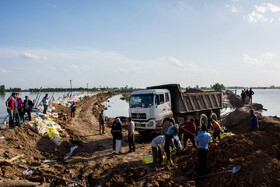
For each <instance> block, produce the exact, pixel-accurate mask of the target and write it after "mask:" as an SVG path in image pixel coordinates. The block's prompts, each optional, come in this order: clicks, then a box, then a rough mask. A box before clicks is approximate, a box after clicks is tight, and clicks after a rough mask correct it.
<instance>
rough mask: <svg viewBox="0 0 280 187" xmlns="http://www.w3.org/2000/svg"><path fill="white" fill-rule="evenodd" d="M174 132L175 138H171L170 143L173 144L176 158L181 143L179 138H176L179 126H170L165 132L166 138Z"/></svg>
mask: <svg viewBox="0 0 280 187" xmlns="http://www.w3.org/2000/svg"><path fill="white" fill-rule="evenodd" d="M175 130H176V131H177V133H176V135H175V136H173V139H174V141H172V142H174V145H175V147H176V150H177V151H176V155H177V156H178V155H179V154H180V149H181V143H180V140H179V136H178V132H179V126H178V125H177V124H175V125H173V126H170V127H169V128H168V130H167V132H166V137H167V136H168V135H172V134H173V132H174V131H175Z"/></svg>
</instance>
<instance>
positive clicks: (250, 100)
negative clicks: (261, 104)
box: [248, 88, 255, 104]
mask: <svg viewBox="0 0 280 187" xmlns="http://www.w3.org/2000/svg"><path fill="white" fill-rule="evenodd" d="M254 94H255V92H254V91H253V90H252V88H250V90H249V92H248V96H249V103H251V104H252V103H253V100H252V97H253V95H254Z"/></svg>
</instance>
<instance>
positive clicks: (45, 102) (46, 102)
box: [42, 94, 49, 114]
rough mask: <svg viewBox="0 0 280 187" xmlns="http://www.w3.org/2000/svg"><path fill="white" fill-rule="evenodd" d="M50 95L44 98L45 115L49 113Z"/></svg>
mask: <svg viewBox="0 0 280 187" xmlns="http://www.w3.org/2000/svg"><path fill="white" fill-rule="evenodd" d="M48 96H49V95H48V94H46V95H45V97H43V100H42V102H43V105H44V111H43V113H44V114H46V113H47V110H48V106H49V98H48Z"/></svg>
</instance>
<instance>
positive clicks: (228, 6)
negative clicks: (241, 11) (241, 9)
mask: <svg viewBox="0 0 280 187" xmlns="http://www.w3.org/2000/svg"><path fill="white" fill-rule="evenodd" d="M226 8H228V9H230V11H231V12H232V13H237V12H238V10H237V8H236V7H235V6H233V5H226Z"/></svg>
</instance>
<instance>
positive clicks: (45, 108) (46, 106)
mask: <svg viewBox="0 0 280 187" xmlns="http://www.w3.org/2000/svg"><path fill="white" fill-rule="evenodd" d="M48 107H49V105H44V111H43V113H44V114H46V113H47V110H48Z"/></svg>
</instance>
